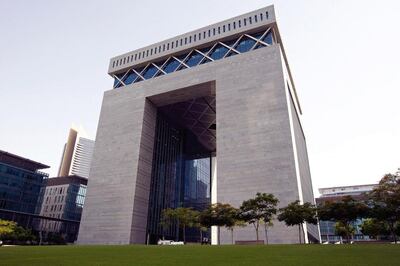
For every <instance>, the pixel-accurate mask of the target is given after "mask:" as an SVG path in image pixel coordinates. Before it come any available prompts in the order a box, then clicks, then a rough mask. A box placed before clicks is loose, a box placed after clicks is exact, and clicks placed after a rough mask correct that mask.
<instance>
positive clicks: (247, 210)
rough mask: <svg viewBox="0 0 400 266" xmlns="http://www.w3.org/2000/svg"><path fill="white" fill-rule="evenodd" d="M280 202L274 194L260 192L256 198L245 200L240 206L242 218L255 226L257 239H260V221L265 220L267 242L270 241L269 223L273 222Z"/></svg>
mask: <svg viewBox="0 0 400 266" xmlns="http://www.w3.org/2000/svg"><path fill="white" fill-rule="evenodd" d="M278 202H279V201H278V199H277V198H275V196H274V195H272V194H267V193H260V192H258V193H257V194H256V197H255V198H253V199H248V200H245V201H243V203H242V206H240V218H241V219H243V220H244V221H246V222H247V223H249V224H252V225H253V226H254V229H255V231H256V238H257V241H258V240H259V234H258V230H259V227H260V223H261V222H264V224H265V225H266V226H264V230H265V236H266V237H267V239H266V242H267V243H268V234H267V224H269V223H271V221H272V219H273V216H274V215H275V214H276V212H277V209H276V205H277V204H278ZM271 224H272V223H271Z"/></svg>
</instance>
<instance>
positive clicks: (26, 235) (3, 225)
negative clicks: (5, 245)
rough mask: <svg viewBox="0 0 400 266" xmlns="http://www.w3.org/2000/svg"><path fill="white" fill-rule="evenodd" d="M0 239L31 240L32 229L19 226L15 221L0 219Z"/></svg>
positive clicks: (33, 237)
mask: <svg viewBox="0 0 400 266" xmlns="http://www.w3.org/2000/svg"><path fill="white" fill-rule="evenodd" d="M0 239H2V240H8V241H12V242H15V241H32V240H35V236H34V235H33V234H32V231H31V230H29V229H25V228H23V227H22V226H19V225H18V224H17V223H16V222H13V221H7V220H0Z"/></svg>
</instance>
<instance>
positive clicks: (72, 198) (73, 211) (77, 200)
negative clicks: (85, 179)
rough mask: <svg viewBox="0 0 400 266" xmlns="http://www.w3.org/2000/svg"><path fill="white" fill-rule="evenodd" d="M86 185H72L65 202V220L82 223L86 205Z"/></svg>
mask: <svg viewBox="0 0 400 266" xmlns="http://www.w3.org/2000/svg"><path fill="white" fill-rule="evenodd" d="M85 196H86V185H82V184H70V185H69V187H68V190H67V196H66V200H65V206H64V213H63V217H62V218H63V219H67V220H74V221H80V220H81V216H82V210H83V204H84V203H85Z"/></svg>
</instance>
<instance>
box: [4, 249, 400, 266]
mask: <svg viewBox="0 0 400 266" xmlns="http://www.w3.org/2000/svg"><path fill="white" fill-rule="evenodd" d="M0 265H29V266H30V265H75V266H80V265H205V266H212V265H229V266H232V265H285V266H288V265H296V266H300V265H322V266H328V265H352V266H356V265H363V266H365V265H379V266H389V265H400V245H372V244H370V245H349V246H347V245H269V246H195V245H193V246H191V245H188V246H140V245H130V246H41V247H38V246H36V247H0Z"/></svg>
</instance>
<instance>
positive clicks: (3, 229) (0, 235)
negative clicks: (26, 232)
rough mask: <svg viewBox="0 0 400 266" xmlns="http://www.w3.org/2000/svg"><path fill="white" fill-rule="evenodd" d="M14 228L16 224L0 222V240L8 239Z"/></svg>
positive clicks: (5, 221)
mask: <svg viewBox="0 0 400 266" xmlns="http://www.w3.org/2000/svg"><path fill="white" fill-rule="evenodd" d="M16 227H17V223H16V222H12V221H7V220H0V239H3V240H5V239H9V238H10V237H11V235H12V234H13V232H14V230H15V228H16Z"/></svg>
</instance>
